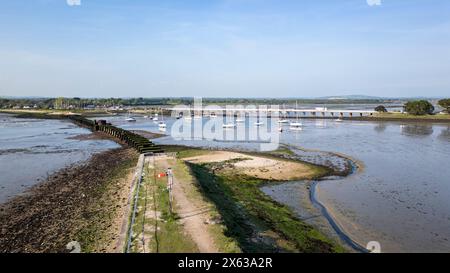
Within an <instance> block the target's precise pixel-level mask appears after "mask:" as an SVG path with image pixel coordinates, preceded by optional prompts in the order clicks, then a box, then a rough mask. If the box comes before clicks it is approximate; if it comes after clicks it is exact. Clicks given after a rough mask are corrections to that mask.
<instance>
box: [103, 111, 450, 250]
mask: <svg viewBox="0 0 450 273" xmlns="http://www.w3.org/2000/svg"><path fill="white" fill-rule="evenodd" d="M110 120H111V121H112V122H113V123H114V124H117V125H118V126H121V127H124V128H127V129H141V130H148V131H153V132H157V131H158V128H157V125H156V124H154V123H153V122H151V121H149V120H148V119H142V118H138V120H137V122H136V123H135V124H128V123H126V122H124V118H123V117H114V118H111V119H110ZM205 120H208V119H205ZM173 121H174V120H172V119H169V120H167V124H168V129H167V132H170V126H171V124H173ZM303 123H304V128H303V131H301V132H292V131H289V130H285V131H284V132H283V133H281V134H280V141H281V142H282V143H285V144H289V145H295V146H301V147H304V148H307V149H313V150H322V151H332V152H338V153H342V154H345V155H348V156H350V157H352V158H354V159H357V160H358V161H361V162H362V163H363V165H364V168H363V169H361V170H360V172H358V173H356V174H354V175H351V176H349V177H346V178H342V179H337V180H330V181H322V182H319V184H318V186H317V196H318V198H319V200H320V201H321V202H322V203H324V204H325V205H326V206H327V208H328V209H329V210H330V213H331V214H332V215H333V216H334V218H336V219H339V223H340V224H341V225H342V226H343V228H344V230H345V231H346V232H347V233H348V234H349V235H350V236H351V237H352V239H354V240H356V241H358V242H360V244H361V245H365V244H366V243H367V242H369V241H379V242H380V243H381V247H382V251H428V252H432V251H447V252H448V251H450V183H449V177H450V168H448V164H447V163H448V162H449V161H450V143H449V141H448V140H449V126H448V125H442V124H428V123H426V124H425V123H406V124H403V123H396V122H362V121H345V122H336V121H333V120H327V121H323V120H320V121H317V120H303ZM245 126H246V129H247V130H258V128H255V127H254V126H251V125H250V124H248V123H245ZM155 142H158V143H161V144H180V145H190V146H199V147H214V148H232V149H238V150H255V149H258V147H259V146H258V145H255V143H245V142H239V143H233V142H229V143H228V142H226V143H225V142H218V141H206V140H203V139H198V140H193V141H188V140H186V141H175V140H173V139H172V138H171V137H170V136H168V137H164V138H161V139H157V140H155ZM296 153H299V154H301V155H302V156H303V159H305V160H308V161H310V162H317V163H320V164H324V163H326V161H327V160H328V157H327V156H326V157H324V156H321V155H323V154H321V153H318V154H314V153H313V152H311V151H310V150H308V151H302V150H298V151H296ZM302 153H303V154H302ZM274 187H275V188H273V190H274V191H275V192H283V191H282V190H280V191H278V190H277V189H276V187H277V186H274ZM286 198H289V202H287V201H286V203H287V204H288V205H291V206H294V205H296V204H297V205H298V204H300V203H301V202H296V200H292V198H304V196H303V197H302V196H296V195H293V194H289V196H286ZM286 198H279V199H280V200H286ZM297 211H300V210H297Z"/></svg>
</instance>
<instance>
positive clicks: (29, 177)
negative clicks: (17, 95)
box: [0, 114, 119, 203]
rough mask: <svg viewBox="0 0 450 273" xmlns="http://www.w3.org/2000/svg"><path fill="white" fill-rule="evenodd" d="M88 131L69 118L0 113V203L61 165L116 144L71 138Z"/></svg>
mask: <svg viewBox="0 0 450 273" xmlns="http://www.w3.org/2000/svg"><path fill="white" fill-rule="evenodd" d="M90 133H91V132H90V131H89V130H87V129H83V128H80V127H78V126H76V125H74V124H72V123H71V122H69V121H61V120H42V119H18V118H14V117H13V116H11V115H6V114H0V203H2V202H5V201H7V200H8V199H10V198H11V197H13V196H15V195H17V194H20V193H23V192H24V191H26V190H27V189H29V188H30V187H31V186H33V185H35V184H36V183H38V182H40V181H43V180H45V179H46V177H47V176H48V175H49V174H51V173H53V172H55V171H57V170H59V169H61V168H64V167H66V166H69V165H71V164H73V163H77V162H80V161H84V160H86V159H88V158H89V157H90V156H91V155H92V154H94V153H98V152H102V151H105V150H108V149H112V148H117V147H119V145H118V144H116V143H115V142H113V141H110V140H76V139H71V138H72V137H75V136H78V135H83V134H90Z"/></svg>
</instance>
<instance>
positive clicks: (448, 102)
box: [438, 99, 450, 113]
mask: <svg viewBox="0 0 450 273" xmlns="http://www.w3.org/2000/svg"><path fill="white" fill-rule="evenodd" d="M438 104H439V106H441V107H442V108H445V109H446V110H447V113H450V99H443V100H440V101H439V102H438Z"/></svg>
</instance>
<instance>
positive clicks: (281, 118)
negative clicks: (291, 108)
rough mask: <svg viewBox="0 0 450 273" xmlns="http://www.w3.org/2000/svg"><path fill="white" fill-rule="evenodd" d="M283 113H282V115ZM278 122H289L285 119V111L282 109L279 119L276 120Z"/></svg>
mask: <svg viewBox="0 0 450 273" xmlns="http://www.w3.org/2000/svg"><path fill="white" fill-rule="evenodd" d="M284 108H285V107H284V105H283V109H284ZM283 113H284V115H283ZM278 123H280V124H283V123H289V120H287V119H286V111H282V112H281V117H280V120H278Z"/></svg>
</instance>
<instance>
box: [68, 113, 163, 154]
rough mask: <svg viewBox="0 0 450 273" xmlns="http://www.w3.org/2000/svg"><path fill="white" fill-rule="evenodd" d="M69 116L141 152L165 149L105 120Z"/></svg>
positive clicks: (157, 151)
mask: <svg viewBox="0 0 450 273" xmlns="http://www.w3.org/2000/svg"><path fill="white" fill-rule="evenodd" d="M69 118H70V119H71V120H72V121H74V122H76V123H78V124H79V125H81V126H84V127H88V128H90V129H91V130H93V131H100V132H104V133H107V134H109V135H110V136H112V137H115V138H117V139H119V140H121V141H122V142H125V143H127V144H128V145H129V146H130V147H133V148H135V149H136V150H137V151H138V152H139V153H141V154H147V153H163V150H162V149H161V147H160V146H158V145H155V144H154V143H153V142H151V141H150V140H148V139H147V138H145V137H143V136H140V135H138V134H135V133H133V132H130V131H127V130H124V129H122V128H118V127H116V126H113V125H111V124H110V123H107V122H106V121H105V120H89V119H87V118H85V117H82V116H70V117H69Z"/></svg>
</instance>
